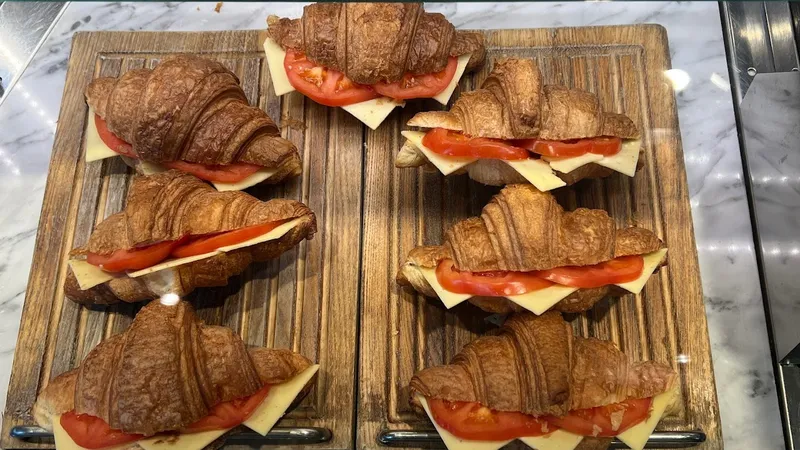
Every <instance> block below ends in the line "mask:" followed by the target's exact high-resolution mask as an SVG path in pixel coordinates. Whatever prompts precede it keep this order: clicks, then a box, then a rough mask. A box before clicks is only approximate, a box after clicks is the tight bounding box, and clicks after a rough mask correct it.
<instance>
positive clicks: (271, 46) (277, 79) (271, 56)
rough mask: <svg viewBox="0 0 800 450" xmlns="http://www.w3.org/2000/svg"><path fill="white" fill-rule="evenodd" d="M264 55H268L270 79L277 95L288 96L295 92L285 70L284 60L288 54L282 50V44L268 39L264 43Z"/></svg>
mask: <svg viewBox="0 0 800 450" xmlns="http://www.w3.org/2000/svg"><path fill="white" fill-rule="evenodd" d="M264 53H265V54H266V55H267V66H269V77H270V79H271V80H272V87H273V88H274V89H275V95H277V96H278V97H280V96H281V95H284V94H288V93H289V92H292V91H294V90H295V89H294V86H292V84H291V83H289V76H288V75H286V69H284V68H283V60H284V59H285V58H286V52H285V51H284V50H283V48H281V46H280V44H278V43H277V42H275V41H274V40H272V39H271V38H267V39H266V40H265V41H264Z"/></svg>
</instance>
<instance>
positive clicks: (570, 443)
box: [519, 430, 583, 450]
mask: <svg viewBox="0 0 800 450" xmlns="http://www.w3.org/2000/svg"><path fill="white" fill-rule="evenodd" d="M519 440H520V441H522V442H524V443H525V445H527V446H528V447H531V448H535V449H536V450H575V447H577V446H578V444H580V443H581V441H582V440H583V436H581V435H579V434H573V433H570V432H568V431H564V430H556V431H554V432H552V433H550V434H546V435H544V436H536V437H522V438H519Z"/></svg>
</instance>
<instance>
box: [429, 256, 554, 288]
mask: <svg viewBox="0 0 800 450" xmlns="http://www.w3.org/2000/svg"><path fill="white" fill-rule="evenodd" d="M436 279H437V280H438V281H439V284H441V285H442V287H443V288H445V289H447V290H448V291H450V292H454V293H456V294H472V295H481V296H486V297H505V296H507V295H520V294H525V293H527V292H532V291H538V290H540V289H544V288H546V287H549V286H552V285H553V283H551V282H550V281H547V280H545V279H543V278H540V277H538V276H536V275H535V274H534V273H533V272H460V271H458V270H456V268H455V267H453V260H451V259H445V260H442V261H440V262H439V265H438V266H436Z"/></svg>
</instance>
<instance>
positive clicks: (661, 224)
mask: <svg viewBox="0 0 800 450" xmlns="http://www.w3.org/2000/svg"><path fill="white" fill-rule="evenodd" d="M486 33H487V39H488V44H489V47H490V50H489V51H490V58H489V64H488V65H487V67H486V68H485V69H484V70H482V71H481V72H480V73H477V74H475V76H468V77H465V78H464V80H463V81H462V83H461V88H460V90H463V89H469V88H472V87H473V86H476V85H478V84H479V83H480V81H481V80H482V79H483V78H484V77H485V76H486V74H488V71H489V68H490V67H491V61H492V60H493V59H494V58H496V57H498V56H502V55H508V56H523V57H533V58H537V59H538V61H539V63H540V65H541V68H542V72H543V74H544V76H545V79H546V80H547V82H550V83H552V82H559V83H563V84H566V85H570V86H575V87H582V88H585V89H588V90H591V91H596V92H599V93H600V98H601V102H602V103H603V106H604V107H605V108H606V109H608V110H612V111H618V112H625V113H627V114H629V115H630V116H632V117H633V118H634V120H637V121H638V123H639V124H640V126H641V128H642V129H643V132H644V140H643V142H644V148H645V154H646V156H645V166H644V169H643V170H641V171H640V172H639V173H638V175H637V177H636V178H635V179H634V180H629V179H627V178H625V177H623V176H619V177H617V176H615V177H612V178H610V179H608V180H604V181H589V182H584V183H583V184H580V185H579V186H577V187H576V188H574V189H564V190H562V191H561V192H559V193H558V197H559V200H560V201H561V202H562V204H563V205H564V206H566V207H568V208H573V207H575V206H578V205H580V206H590V207H602V208H606V209H608V210H609V212H610V213H611V214H612V216H613V217H615V218H616V219H617V221H618V223H619V224H620V225H622V224H629V223H637V224H639V225H641V226H644V227H647V228H651V229H653V230H655V231H656V232H657V233H658V235H659V236H660V237H661V238H662V239H664V240H665V241H666V243H667V245H668V246H669V249H670V250H669V252H670V253H669V261H670V266H669V268H668V269H666V270H663V269H662V271H661V274H660V275H658V276H656V277H655V279H654V280H652V281H651V282H650V284H649V285H648V287H647V288H646V289H645V291H644V292H643V293H642V294H641V295H640V296H633V295H629V296H626V297H624V298H622V299H620V300H618V301H611V302H608V303H603V304H601V305H599V306H598V307H597V308H595V310H594V311H593V312H590V313H588V314H587V315H585V316H574V317H570V318H571V319H573V324H574V326H575V329H576V331H578V332H579V333H580V334H581V335H591V336H597V337H601V338H608V339H612V340H614V341H615V342H617V343H618V344H619V345H620V346H621V347H622V348H623V350H625V351H626V352H628V353H629V354H630V355H632V356H633V357H634V358H643V359H656V360H659V361H664V362H668V363H670V364H672V365H673V366H674V367H676V368H677V369H678V370H679V371H680V379H681V385H682V393H683V395H682V404H681V408H680V411H679V414H678V415H677V416H676V417H675V418H673V419H670V420H665V421H664V423H663V424H662V426H661V429H664V430H697V429H699V430H702V431H703V432H705V433H706V434H707V436H708V442H707V444H706V447H708V448H721V447H722V442H721V434H720V427H719V412H718V406H717V401H716V393H715V388H714V379H713V372H712V368H711V351H710V347H709V343H708V334H707V329H706V320H705V312H704V309H703V303H702V295H701V291H700V279H699V273H698V267H697V255H696V250H695V244H694V236H693V232H692V222H691V215H690V210H689V197H688V190H687V186H686V176H685V171H684V165H683V153H682V150H681V146H680V132H679V129H678V122H677V117H676V111H675V103H674V97H673V93H672V90H671V88H670V86H669V84H668V81H667V79H666V78H664V77H663V71H664V70H666V69H669V68H670V62H669V52H668V47H667V39H666V33H665V32H664V30H663V28H661V27H658V26H650V25H635V26H624V27H602V28H573V29H537V30H504V31H488V32H486ZM262 39H263V33H260V32H259V31H227V32H200V33H185V32H182V33H170V32H152V33H148V32H98V33H77V34H76V35H75V37H74V40H73V47H72V54H71V56H70V61H69V68H68V72H67V81H66V85H65V90H64V97H63V100H62V106H61V112H60V115H59V122H58V131H57V132H56V138H55V144H54V148H53V155H52V160H51V165H50V174H49V176H48V182H47V188H46V190H45V197H44V204H43V207H42V214H41V220H40V224H39V232H38V236H37V241H36V248H35V253H34V258H33V265H32V267H31V275H30V281H29V284H28V290H27V296H26V300H25V307H24V310H23V315H22V323H21V327H20V335H19V340H18V344H17V352H16V354H15V358H14V366H13V368H12V374H11V382H10V385H9V391H8V399H7V403H6V411H5V416H4V420H3V427H2V437H0V447H2V448H6V449H14V448H52V447H53V445H52V441H51V442H50V443H47V442H38V443H37V442H26V441H21V440H17V439H13V438H10V437H9V431H10V430H11V428H12V427H14V426H18V425H32V424H33V420H32V418H31V416H30V408H31V405H32V403H33V401H34V399H35V398H36V395H37V393H38V392H39V391H40V390H41V389H42V388H43V387H44V386H46V384H47V382H48V380H49V379H50V378H51V377H53V376H55V375H57V374H59V373H61V372H64V371H66V370H69V369H70V368H72V367H75V366H76V365H77V364H78V363H79V362H80V361H81V360H82V358H83V357H84V356H85V355H86V354H87V353H88V352H89V350H91V349H92V348H93V347H94V346H95V345H96V344H97V343H98V342H100V341H101V340H103V339H105V338H107V337H108V336H111V335H113V334H115V333H119V332H121V331H123V330H124V329H126V327H127V326H128V325H129V324H130V322H131V320H132V318H133V315H134V314H135V312H136V311H137V310H138V309H139V308H140V307H141V305H117V306H112V307H107V308H100V307H97V308H93V309H88V308H84V307H80V306H78V305H76V304H74V303H72V302H71V301H69V300H67V299H65V298H64V295H63V281H64V278H65V274H66V269H67V265H66V263H65V261H66V258H67V252H68V251H69V250H70V249H71V248H73V247H75V246H78V245H81V244H83V243H85V242H86V240H87V239H88V236H89V234H90V233H91V230H92V228H93V226H94V225H95V224H96V223H97V222H99V221H100V220H102V219H103V218H105V217H107V216H108V215H110V214H113V213H115V212H117V211H119V210H121V209H122V207H123V206H124V200H125V194H126V191H127V187H128V185H129V183H130V178H131V171H130V169H128V168H127V166H125V165H124V163H122V161H121V160H120V159H119V158H116V159H111V160H103V161H97V162H92V163H85V162H84V161H83V151H84V142H83V141H84V137H83V130H84V129H85V123H86V120H87V112H88V109H87V106H86V104H85V102H84V100H83V92H84V89H85V87H86V86H87V85H88V83H89V82H90V81H91V79H92V78H94V77H96V76H101V75H103V76H111V75H113V76H115V75H118V74H119V73H121V72H124V71H125V70H129V69H132V68H137V67H152V66H154V65H155V64H156V63H157V62H158V61H159V60H160V59H161V58H164V57H165V56H167V55H170V54H176V53H195V54H202V55H204V56H206V57H211V58H215V59H219V60H220V61H222V62H223V63H224V64H226V65H227V66H228V67H229V68H230V69H231V70H233V71H234V72H235V73H236V74H237V75H238V76H239V78H240V79H241V81H242V85H243V87H244V90H245V92H246V94H247V95H248V98H249V100H250V102H251V103H253V104H258V105H259V106H261V107H262V108H264V109H265V110H266V111H267V112H268V113H269V114H270V116H271V117H273V118H274V119H275V120H276V121H278V122H280V123H281V124H282V125H283V133H284V136H285V137H287V138H289V139H291V140H292V141H293V142H295V143H296V144H297V145H298V148H300V151H301V154H302V155H303V164H304V172H303V175H302V176H301V177H300V178H298V179H296V180H293V181H291V182H289V183H286V184H285V185H282V186H277V187H257V188H254V189H253V190H251V193H252V194H254V195H256V196H257V197H259V198H261V199H269V198H274V197H284V198H293V199H297V200H300V201H303V202H305V203H306V204H308V205H309V206H310V207H311V209H312V210H314V212H315V213H316V214H317V220H318V223H319V233H318V234H317V235H316V236H315V237H314V239H313V240H312V241H309V242H306V243H303V244H301V245H300V246H298V247H297V248H295V249H293V250H291V251H289V252H287V253H285V254H284V255H283V256H281V258H280V259H278V260H276V261H272V262H266V263H260V264H254V265H252V266H251V267H250V268H248V270H247V271H246V272H245V273H244V274H243V275H242V276H239V277H234V278H232V279H231V281H230V283H229V285H228V286H226V287H224V288H217V289H204V290H200V291H198V292H196V293H194V294H192V295H191V297H190V300H191V301H193V303H194V304H195V306H196V308H197V310H198V314H199V315H200V316H201V317H202V318H203V319H204V320H206V321H207V322H208V323H212V324H221V325H226V326H229V327H231V328H233V329H235V330H238V331H239V332H240V333H241V335H242V337H243V339H244V340H245V341H246V342H247V343H248V344H253V345H268V346H275V347H285V348H292V349H293V350H295V351H299V352H301V353H303V354H305V355H306V356H308V357H309V358H311V359H313V360H316V361H318V362H319V363H320V364H321V365H322V368H321V372H320V374H319V379H318V383H317V387H316V389H315V390H314V391H312V393H311V395H310V396H309V397H307V398H306V399H305V400H304V401H303V402H302V404H301V405H300V406H299V407H298V408H296V409H295V410H294V411H293V412H292V413H291V414H290V415H289V417H288V418H286V419H284V420H283V421H281V422H280V424H279V425H280V426H289V427H291V426H313V427H325V428H329V429H331V431H332V432H333V439H332V440H331V441H329V442H327V443H324V444H318V445H315V446H313V448H320V449H328V448H330V449H334V448H335V449H345V448H352V447H354V446H357V447H358V448H374V447H377V441H376V438H377V436H378V435H379V434H380V433H381V432H385V431H394V430H411V429H413V430H430V429H432V427H431V425H430V423H429V422H428V421H427V420H426V419H425V418H424V417H420V416H417V415H414V414H413V413H411V411H410V409H409V406H408V402H407V396H408V395H407V394H408V390H407V384H408V381H409V380H410V378H411V376H412V374H413V373H414V371H416V370H418V369H420V368H422V367H425V366H428V365H433V364H442V363H444V362H446V361H448V360H449V359H450V358H451V357H452V356H453V355H455V353H456V352H457V351H458V349H459V348H460V347H461V346H463V345H464V344H465V343H466V342H468V341H469V340H471V339H472V338H474V337H475V336H477V335H479V334H480V333H481V332H482V331H484V330H485V329H487V328H488V327H489V325H487V324H486V323H485V322H484V318H485V316H486V314H484V313H482V312H481V311H479V310H477V309H475V308H473V307H471V306H468V305H463V306H459V307H457V308H455V309H454V310H452V311H445V310H444V309H443V308H442V307H441V306H440V305H439V304H438V303H437V301H431V300H427V299H425V298H423V297H419V296H415V295H412V294H408V293H405V292H402V291H400V290H399V289H398V288H397V286H396V285H395V283H394V274H395V273H396V270H397V267H398V264H399V262H400V261H401V260H402V258H404V257H405V255H406V254H407V252H408V251H409V250H410V249H411V248H413V247H414V246H416V245H420V244H423V243H425V244H435V243H439V242H441V239H442V235H443V231H444V229H446V227H447V226H449V225H450V224H452V223H453V222H455V221H457V220H459V219H461V218H464V217H468V216H470V215H475V214H477V213H478V212H479V211H480V209H481V207H482V206H483V205H484V204H485V203H486V202H487V201H488V200H489V198H490V197H491V195H492V194H493V193H495V192H497V189H496V188H489V187H485V186H482V185H479V184H476V183H474V182H471V181H469V180H468V179H467V178H466V177H463V176H453V177H448V178H446V179H445V178H443V177H441V176H440V175H439V174H438V173H427V172H423V171H422V170H414V169H405V170H399V169H395V168H394V165H393V161H394V155H395V154H396V152H397V151H398V149H399V148H400V144H401V142H402V141H401V136H400V131H401V130H402V129H403V124H404V123H405V122H406V121H407V120H408V118H410V117H411V116H412V115H413V114H414V113H415V112H417V111H420V110H422V109H437V108H441V106H440V105H438V104H437V103H435V102H433V101H424V102H409V104H408V106H406V108H405V109H404V110H398V111H396V112H394V113H393V114H392V115H391V116H390V117H389V119H388V120H387V121H386V122H385V123H384V124H383V125H382V126H381V128H379V129H378V130H377V131H372V130H369V129H368V128H366V127H364V126H363V125H362V124H361V123H360V122H358V121H357V120H355V119H354V118H353V117H351V116H350V115H349V114H348V113H346V112H344V111H343V110H341V109H333V108H326V107H323V106H320V105H318V104H316V103H314V102H311V101H309V100H306V99H304V98H303V97H302V96H301V95H300V94H298V93H292V94H289V95H287V96H284V97H282V98H276V97H275V95H274V92H273V90H272V86H271V84H270V79H269V72H268V70H267V65H266V61H265V59H264V55H263V53H262V49H261V45H260V43H261V41H262ZM457 92H458V91H457ZM678 361H684V362H687V361H688V362H687V363H685V364H679V363H678ZM357 362H358V364H357ZM231 448H239V446H231ZM242 448H249V447H242ZM292 448H298V447H297V446H292ZM309 448H312V447H309Z"/></svg>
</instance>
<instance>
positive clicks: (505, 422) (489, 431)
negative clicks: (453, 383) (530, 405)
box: [427, 398, 558, 441]
mask: <svg viewBox="0 0 800 450" xmlns="http://www.w3.org/2000/svg"><path fill="white" fill-rule="evenodd" d="M427 401H428V407H430V409H431V414H432V415H433V420H435V421H436V423H437V424H438V425H439V426H440V427H442V428H444V429H445V430H447V431H449V432H450V433H452V434H453V435H455V436H457V437H459V438H461V439H470V440H477V441H504V440H507V439H515V438H518V437H525V436H543V435H545V434H548V433H551V432H553V431H555V430H557V429H558V428H557V427H555V426H553V425H551V424H548V422H547V421H545V420H542V419H539V418H537V417H535V416H530V415H527V414H523V413H521V412H507V411H494V410H492V409H489V408H487V407H485V406H483V405H481V404H480V403H474V402H450V401H447V400H441V399H437V398H429V399H427Z"/></svg>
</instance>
